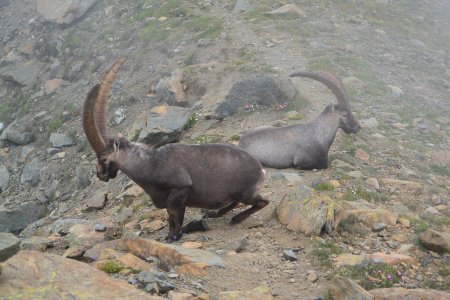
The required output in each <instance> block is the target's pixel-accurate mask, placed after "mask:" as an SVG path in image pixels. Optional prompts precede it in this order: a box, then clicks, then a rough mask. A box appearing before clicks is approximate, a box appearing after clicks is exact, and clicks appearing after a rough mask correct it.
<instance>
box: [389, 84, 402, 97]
mask: <svg viewBox="0 0 450 300" xmlns="http://www.w3.org/2000/svg"><path fill="white" fill-rule="evenodd" d="M387 87H388V88H390V89H391V93H392V96H394V97H400V96H401V95H403V91H402V89H401V88H399V87H398V86H395V85H388V86H387Z"/></svg>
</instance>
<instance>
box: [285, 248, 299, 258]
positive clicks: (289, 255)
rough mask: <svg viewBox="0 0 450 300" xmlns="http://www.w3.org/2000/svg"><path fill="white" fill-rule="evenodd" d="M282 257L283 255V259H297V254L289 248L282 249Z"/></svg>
mask: <svg viewBox="0 0 450 300" xmlns="http://www.w3.org/2000/svg"><path fill="white" fill-rule="evenodd" d="M283 257H284V259H286V260H289V261H297V255H296V254H295V252H294V251H292V250H291V249H285V250H283Z"/></svg>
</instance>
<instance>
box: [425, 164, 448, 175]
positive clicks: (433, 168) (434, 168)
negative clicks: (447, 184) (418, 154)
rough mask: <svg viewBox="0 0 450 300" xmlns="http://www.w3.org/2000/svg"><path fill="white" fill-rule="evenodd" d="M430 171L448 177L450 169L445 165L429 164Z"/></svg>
mask: <svg viewBox="0 0 450 300" xmlns="http://www.w3.org/2000/svg"><path fill="white" fill-rule="evenodd" d="M430 169H431V171H433V172H434V173H436V174H439V175H442V176H447V177H450V170H449V169H448V168H447V167H446V166H440V165H436V164H433V165H431V166H430Z"/></svg>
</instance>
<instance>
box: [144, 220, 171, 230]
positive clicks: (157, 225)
mask: <svg viewBox="0 0 450 300" xmlns="http://www.w3.org/2000/svg"><path fill="white" fill-rule="evenodd" d="M139 226H140V228H141V230H142V231H146V232H149V233H151V232H155V231H158V230H160V229H162V228H164V226H166V222H164V221H161V220H153V221H149V220H144V221H142V222H140V223H139Z"/></svg>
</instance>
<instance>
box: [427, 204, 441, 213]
mask: <svg viewBox="0 0 450 300" xmlns="http://www.w3.org/2000/svg"><path fill="white" fill-rule="evenodd" d="M425 213H426V214H430V215H438V214H439V210H437V209H436V208H434V207H432V206H428V207H427V208H426V209H425Z"/></svg>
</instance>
